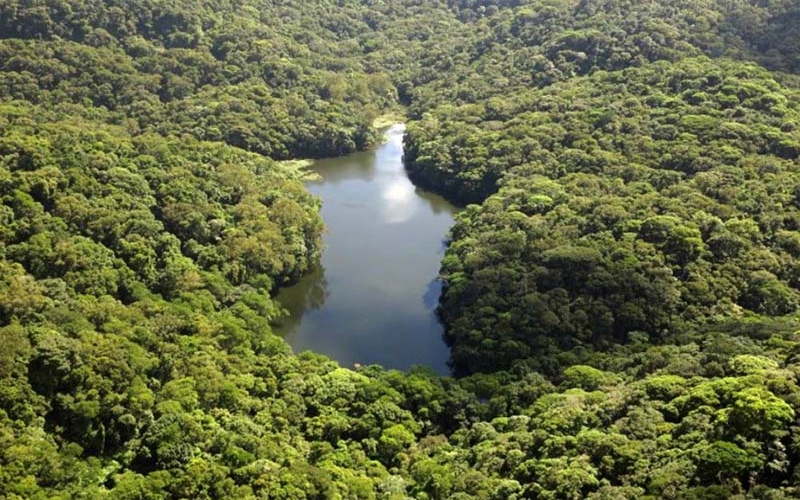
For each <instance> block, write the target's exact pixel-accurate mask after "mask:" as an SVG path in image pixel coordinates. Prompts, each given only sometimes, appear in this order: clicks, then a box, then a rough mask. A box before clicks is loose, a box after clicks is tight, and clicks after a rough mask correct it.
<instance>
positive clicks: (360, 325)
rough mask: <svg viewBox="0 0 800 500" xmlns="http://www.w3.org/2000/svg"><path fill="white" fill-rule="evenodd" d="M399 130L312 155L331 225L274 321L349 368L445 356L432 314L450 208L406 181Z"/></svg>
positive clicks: (314, 186)
mask: <svg viewBox="0 0 800 500" xmlns="http://www.w3.org/2000/svg"><path fill="white" fill-rule="evenodd" d="M403 131H404V129H403V127H401V126H397V127H393V128H391V129H390V130H389V131H388V133H387V136H388V137H387V142H386V143H385V144H383V145H381V146H380V147H378V148H376V149H375V150H374V151H371V152H367V153H358V154H354V155H351V156H347V157H344V158H336V159H330V160H323V161H320V162H317V163H316V164H315V165H314V166H313V169H314V170H315V171H317V172H318V173H319V174H320V175H321V176H322V180H318V181H313V182H310V183H309V184H308V188H309V190H310V191H311V192H312V193H314V194H315V195H317V196H319V197H320V198H322V201H323V205H322V211H321V214H322V217H323V219H324V220H325V223H326V225H327V227H328V231H327V232H326V234H325V237H324V239H325V246H326V248H325V251H324V252H323V255H322V262H321V266H320V267H319V269H318V270H317V271H316V272H315V273H313V274H312V275H310V276H307V277H305V278H303V279H302V280H301V281H300V282H299V283H298V284H297V285H295V286H293V287H291V288H288V289H286V290H283V291H282V292H281V293H280V294H279V295H278V297H277V299H278V301H279V302H280V303H281V304H282V305H283V306H284V307H285V308H286V309H288V310H289V311H290V313H291V316H290V317H289V318H286V319H285V320H284V321H283V322H282V324H281V325H280V326H279V328H278V330H279V333H283V334H284V335H285V336H286V339H287V340H288V341H289V343H290V344H291V345H292V347H293V348H294V349H295V351H302V350H306V349H309V350H313V351H316V352H321V353H323V354H327V355H329V356H331V357H332V358H334V359H336V360H338V361H339V362H340V363H342V364H343V365H345V366H352V364H353V363H361V364H370V363H378V364H382V365H384V366H387V367H390V368H399V369H408V368H409V367H411V366H412V365H416V364H422V365H426V366H429V367H431V368H432V369H434V370H436V371H437V372H439V373H447V366H446V361H447V358H448V355H449V352H448V350H447V347H446V346H445V344H444V342H443V340H442V328H441V325H439V324H438V322H437V320H436V316H435V314H434V311H435V308H436V304H437V302H438V298H439V294H440V292H441V284H440V283H439V282H438V281H436V280H435V279H434V278H435V277H436V276H437V275H438V273H439V265H440V262H441V258H442V240H443V238H444V237H445V236H446V234H447V232H448V230H449V228H450V226H451V224H452V222H453V213H454V212H455V207H453V206H452V205H450V204H449V203H447V202H446V201H445V200H443V199H442V198H440V197H438V196H436V195H433V194H431V193H427V192H425V191H422V190H420V189H417V188H415V186H414V185H413V184H412V183H411V182H410V181H409V180H408V177H407V176H406V173H405V170H404V168H403V164H402V137H403Z"/></svg>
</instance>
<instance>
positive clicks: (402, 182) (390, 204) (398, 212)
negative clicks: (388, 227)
mask: <svg viewBox="0 0 800 500" xmlns="http://www.w3.org/2000/svg"><path fill="white" fill-rule="evenodd" d="M381 195H382V196H383V200H384V201H385V202H386V203H384V204H383V207H382V208H383V212H384V213H383V218H384V220H386V222H388V223H390V224H397V223H399V222H405V221H407V220H408V219H410V218H411V216H412V215H414V212H415V211H416V210H417V205H416V204H415V203H414V201H415V200H414V198H415V196H416V192H415V191H414V185H413V184H411V181H409V180H408V179H407V178H404V177H398V178H397V179H395V180H393V181H392V182H391V183H389V184H387V185H386V186H385V187H384V188H383V192H382V194H381Z"/></svg>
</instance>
